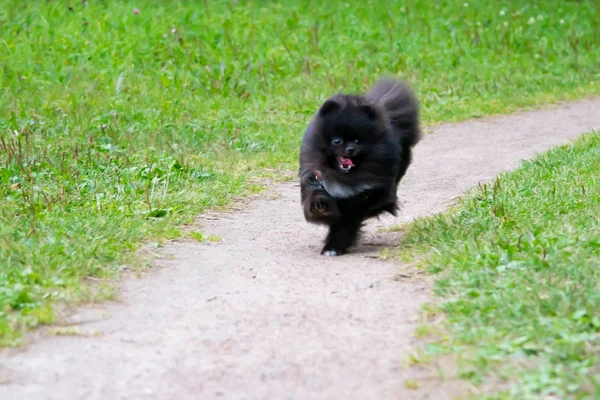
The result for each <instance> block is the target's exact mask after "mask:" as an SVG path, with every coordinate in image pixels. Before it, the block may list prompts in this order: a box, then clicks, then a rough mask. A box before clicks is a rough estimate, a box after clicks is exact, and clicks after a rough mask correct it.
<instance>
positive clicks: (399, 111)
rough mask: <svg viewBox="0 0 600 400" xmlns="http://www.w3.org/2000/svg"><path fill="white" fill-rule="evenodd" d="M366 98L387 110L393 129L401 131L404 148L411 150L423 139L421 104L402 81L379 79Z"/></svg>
mask: <svg viewBox="0 0 600 400" xmlns="http://www.w3.org/2000/svg"><path fill="white" fill-rule="evenodd" d="M365 98H366V99H367V100H368V101H369V102H372V103H373V104H375V105H377V106H379V107H382V108H384V109H385V110H386V112H387V115H388V116H389V118H390V122H391V123H392V127H393V128H395V129H396V130H398V131H399V136H400V142H401V145H402V147H403V148H411V147H413V146H414V145H415V144H417V142H418V141H419V139H420V138H421V129H420V128H419V102H418V101H417V98H416V96H415V95H414V93H413V91H412V89H411V88H410V87H409V86H408V85H407V84H406V83H405V82H402V81H399V80H397V79H395V78H391V77H386V78H381V79H379V80H378V81H377V82H376V83H375V85H374V86H373V88H372V89H371V91H370V92H369V93H367V94H366V95H365Z"/></svg>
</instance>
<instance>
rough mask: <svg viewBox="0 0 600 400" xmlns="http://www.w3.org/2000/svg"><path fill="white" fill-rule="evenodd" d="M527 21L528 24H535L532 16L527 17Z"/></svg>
mask: <svg viewBox="0 0 600 400" xmlns="http://www.w3.org/2000/svg"><path fill="white" fill-rule="evenodd" d="M527 23H528V24H529V25H531V24H535V18H533V17H531V18H529V20H528V21H527Z"/></svg>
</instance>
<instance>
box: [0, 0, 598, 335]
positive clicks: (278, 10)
mask: <svg viewBox="0 0 600 400" xmlns="http://www.w3.org/2000/svg"><path fill="white" fill-rule="evenodd" d="M0 27H1V31H2V36H1V40H0V60H1V64H0V68H1V69H0V183H1V184H0V201H1V203H2V207H1V208H0V239H1V240H0V345H13V344H18V341H19V337H20V333H21V332H22V331H23V329H26V328H27V327H33V326H36V325H37V324H39V323H44V322H49V321H52V319H53V318H54V314H53V311H52V305H53V304H56V303H57V302H63V301H67V302H73V301H78V300H89V299H95V298H105V297H107V296H109V295H110V293H111V291H110V286H106V285H102V284H101V283H102V282H104V281H105V280H106V279H110V278H114V277H115V276H117V275H118V273H119V271H121V270H123V269H124V268H128V267H131V266H132V265H134V264H135V262H136V261H135V259H134V258H133V257H132V253H133V251H134V250H136V249H137V248H139V246H140V243H142V242H143V241H149V242H150V243H159V242H160V240H161V239H164V238H171V237H176V236H178V235H180V234H181V230H180V227H181V226H182V225H183V224H185V223H189V222H191V221H192V220H193V217H194V215H196V214H197V213H199V212H201V211H203V210H204V209H206V208H207V207H216V206H221V205H223V204H225V203H227V201H229V200H231V199H232V198H233V197H235V196H239V195H243V194H247V193H251V192H253V191H256V190H259V189H260V186H259V185H257V183H256V181H255V180H254V178H256V177H261V176H267V175H270V176H276V175H277V173H278V171H280V170H282V169H295V161H296V154H297V146H298V144H299V141H300V137H301V135H302V133H303V130H304V128H305V126H306V124H307V122H308V120H309V119H310V117H311V114H312V113H313V112H314V110H315V109H316V107H317V106H318V105H319V103H320V102H321V101H322V100H324V98H325V97H327V96H329V95H330V94H332V93H334V92H337V91H339V90H342V89H343V90H348V91H362V90H364V89H366V88H367V87H368V86H369V85H370V84H371V83H372V82H373V81H374V80H375V79H376V78H377V76H378V75H380V74H382V73H384V72H390V73H393V74H396V75H398V76H402V77H404V78H406V79H408V80H410V81H411V82H412V83H413V84H414V86H415V88H416V89H417V91H418V93H419V96H420V98H421V101H422V104H423V115H424V121H425V123H427V124H434V123H436V122H439V121H451V120H460V119H465V118H469V117H476V116H481V115H484V114H489V113H502V112H508V111H511V110H514V109H517V108H521V107H526V106H533V105H536V104H540V103H546V102H552V101H556V100H561V99H571V98H576V97H580V96H582V95H585V94H589V93H598V92H600V83H599V81H600V72H599V70H598V67H597V63H598V57H599V55H600V34H599V32H600V11H599V9H598V7H597V5H596V3H595V2H594V1H580V2H572V1H547V2H538V1H519V2H517V1H509V2H504V3H502V4H498V3H497V2H493V1H486V2H472V3H466V2H464V1H444V2H426V1H419V0H408V1H386V2H377V1H371V2H355V3H352V4H350V3H341V2H329V3H323V4H319V5H318V6H315V4H313V2H309V1H299V0H291V1H286V2H281V3H280V4H277V3H274V2H260V1H253V2H249V1H239V2H234V1H203V2H201V1H168V2H167V1H150V0H138V1H135V2H131V1H113V0H107V1H94V0H88V1H83V2H82V1H47V0H32V1H27V2H23V1H16V0H8V1H5V2H3V6H2V7H1V8H0ZM194 237H196V238H199V237H201V235H200V234H197V235H194ZM99 283H100V284H99Z"/></svg>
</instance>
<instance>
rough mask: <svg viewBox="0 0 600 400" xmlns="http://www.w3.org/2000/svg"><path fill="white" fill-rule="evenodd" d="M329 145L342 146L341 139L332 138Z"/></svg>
mask: <svg viewBox="0 0 600 400" xmlns="http://www.w3.org/2000/svg"><path fill="white" fill-rule="evenodd" d="M331 143H333V144H335V145H338V144H342V139H340V138H339V137H334V138H333V139H331Z"/></svg>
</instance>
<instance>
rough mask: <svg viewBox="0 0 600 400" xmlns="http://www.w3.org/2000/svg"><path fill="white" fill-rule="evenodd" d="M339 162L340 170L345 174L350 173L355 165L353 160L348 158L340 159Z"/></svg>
mask: <svg viewBox="0 0 600 400" xmlns="http://www.w3.org/2000/svg"><path fill="white" fill-rule="evenodd" d="M337 159H338V161H339V162H340V168H341V170H342V171H344V172H349V171H350V170H351V169H352V167H354V166H355V165H354V163H353V162H352V160H351V159H349V158H346V157H338V158H337Z"/></svg>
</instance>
